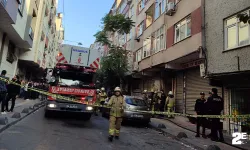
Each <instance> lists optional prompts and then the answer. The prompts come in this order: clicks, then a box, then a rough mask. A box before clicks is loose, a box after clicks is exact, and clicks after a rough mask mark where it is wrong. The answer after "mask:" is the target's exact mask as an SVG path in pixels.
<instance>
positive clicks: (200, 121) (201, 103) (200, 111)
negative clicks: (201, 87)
mask: <svg viewBox="0 0 250 150" xmlns="http://www.w3.org/2000/svg"><path fill="white" fill-rule="evenodd" d="M200 95H201V98H199V99H197V100H196V103H195V108H194V109H195V111H196V113H197V115H205V113H206V107H205V101H206V99H205V93H204V92H201V93H200ZM205 119H206V118H203V117H197V124H196V130H197V134H196V137H200V126H202V137H203V138H206V135H205V121H206V120H205Z"/></svg>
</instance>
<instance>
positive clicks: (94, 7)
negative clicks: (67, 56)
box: [58, 0, 114, 47]
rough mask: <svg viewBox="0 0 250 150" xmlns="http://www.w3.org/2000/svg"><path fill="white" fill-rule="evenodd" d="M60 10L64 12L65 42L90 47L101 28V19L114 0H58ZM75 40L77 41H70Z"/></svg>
mask: <svg viewBox="0 0 250 150" xmlns="http://www.w3.org/2000/svg"><path fill="white" fill-rule="evenodd" d="M58 1H59V3H58V12H63V1H64V16H63V17H64V18H63V26H64V28H65V36H64V39H65V41H64V43H65V44H71V45H77V44H78V43H79V42H81V43H82V46H83V47H89V46H90V44H93V43H94V41H95V38H94V36H93V35H94V34H95V33H96V32H97V31H99V30H100V26H101V19H102V18H103V17H104V16H105V14H107V13H108V12H109V10H110V9H111V7H112V4H113V2H114V0H58ZM66 40H69V41H75V42H68V41H66Z"/></svg>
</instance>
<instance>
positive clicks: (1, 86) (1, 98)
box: [0, 70, 48, 114]
mask: <svg viewBox="0 0 250 150" xmlns="http://www.w3.org/2000/svg"><path fill="white" fill-rule="evenodd" d="M6 74H7V71H6V70H3V71H2V72H1V75H0V77H1V78H3V79H6V80H9V78H7V77H6ZM29 88H35V89H39V90H47V88H48V86H47V85H46V84H44V83H42V82H32V81H29V82H28V81H25V80H23V81H20V77H19V76H18V75H16V76H15V77H14V78H13V79H11V81H10V82H6V81H4V80H0V103H1V113H2V114H6V112H13V110H14V107H15V102H16V98H24V99H25V100H30V99H37V98H38V97H39V93H38V92H35V91H32V90H30V89H29ZM43 97H44V96H43V95H42V99H43ZM9 101H11V107H10V108H9Z"/></svg>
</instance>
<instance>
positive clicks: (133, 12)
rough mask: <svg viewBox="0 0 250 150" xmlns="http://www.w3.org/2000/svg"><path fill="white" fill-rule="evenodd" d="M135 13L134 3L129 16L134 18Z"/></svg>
mask: <svg viewBox="0 0 250 150" xmlns="http://www.w3.org/2000/svg"><path fill="white" fill-rule="evenodd" d="M134 15H135V11H134V5H132V6H131V7H130V8H129V18H132V17H133V16H134Z"/></svg>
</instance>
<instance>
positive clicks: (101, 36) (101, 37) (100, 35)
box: [94, 31, 110, 45]
mask: <svg viewBox="0 0 250 150" xmlns="http://www.w3.org/2000/svg"><path fill="white" fill-rule="evenodd" d="M94 36H95V38H96V42H100V43H102V44H103V45H110V41H109V39H108V37H107V35H106V33H105V32H104V31H98V32H97V33H96V34H95V35H94Z"/></svg>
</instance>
